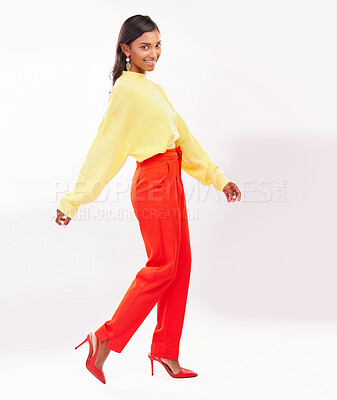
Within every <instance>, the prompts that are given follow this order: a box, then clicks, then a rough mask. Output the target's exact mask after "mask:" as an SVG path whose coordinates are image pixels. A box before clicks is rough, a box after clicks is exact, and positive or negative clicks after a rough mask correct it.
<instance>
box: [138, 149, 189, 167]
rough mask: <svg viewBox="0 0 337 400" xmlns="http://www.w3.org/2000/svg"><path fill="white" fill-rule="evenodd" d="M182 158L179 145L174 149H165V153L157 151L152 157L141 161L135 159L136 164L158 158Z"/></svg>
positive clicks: (146, 162)
mask: <svg viewBox="0 0 337 400" xmlns="http://www.w3.org/2000/svg"><path fill="white" fill-rule="evenodd" d="M181 158H182V150H181V148H180V146H178V147H175V148H174V149H167V150H166V151H165V153H157V154H155V155H154V156H152V157H149V158H146V159H145V160H143V161H137V166H141V165H145V164H149V163H152V162H156V161H159V160H175V159H179V161H181Z"/></svg>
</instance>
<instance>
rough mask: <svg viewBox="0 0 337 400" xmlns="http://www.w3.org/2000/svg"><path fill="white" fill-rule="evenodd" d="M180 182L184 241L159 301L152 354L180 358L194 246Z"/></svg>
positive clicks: (173, 358) (182, 237)
mask: <svg viewBox="0 0 337 400" xmlns="http://www.w3.org/2000/svg"><path fill="white" fill-rule="evenodd" d="M177 179H179V182H178V183H179V185H180V186H181V190H180V203H181V207H180V208H181V211H182V212H181V217H180V226H181V241H180V248H179V254H178V267H177V275H176V277H175V279H174V280H173V281H172V283H171V284H170V286H169V287H168V289H167V290H166V291H165V293H164V294H163V295H162V296H161V298H160V299H159V301H158V303H157V326H156V329H155V331H154V334H153V338H152V346H151V354H153V355H155V356H157V357H161V358H167V359H170V360H178V358H179V343H180V338H181V334H182V329H183V323H184V316H185V308H186V301H187V294H188V288H189V281H190V272H191V247H190V236H189V227H188V219H187V210H186V202H185V195H184V189H183V184H182V182H181V179H180V176H179V178H177Z"/></svg>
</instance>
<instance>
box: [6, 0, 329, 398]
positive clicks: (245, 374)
mask: <svg viewBox="0 0 337 400" xmlns="http://www.w3.org/2000/svg"><path fill="white" fill-rule="evenodd" d="M333 6H334V4H333V2H332V1H320V2H318V1H312V2H309V3H308V2H304V1H299V0H295V1H282V2H278V1H274V2H267V1H255V2H249V1H243V2H239V3H238V2H237V3H233V2H228V1H225V2H220V1H214V0H212V1H208V2H207V3H205V2H201V1H194V2H192V1H184V2H181V1H171V2H165V3H161V2H155V1H143V2H141V3H140V2H136V1H128V2H119V3H117V2H112V1H108V0H105V1H81V2H80V1H67V2H65V1H62V0H61V1H59V2H57V3H55V2H42V1H31V2H29V3H27V2H23V1H17V2H14V3H7V4H6V5H2V7H1V9H2V10H1V13H0V14H1V24H0V31H1V36H2V38H3V40H2V41H1V51H0V60H1V74H0V85H1V96H0V102H1V103H0V106H1V110H2V112H1V119H0V124H1V126H0V131H1V146H0V163H1V171H0V179H1V188H2V190H1V205H2V207H1V209H0V216H1V225H0V230H1V280H0V312H1V326H2V329H1V342H0V350H1V357H0V363H1V364H2V370H3V371H4V372H3V374H2V377H3V385H1V391H2V392H3V393H4V394H6V396H7V397H8V398H13V399H19V398H21V397H22V396H23V395H25V396H26V398H29V399H30V398H34V399H42V398H45V397H46V396H48V398H50V399H54V398H55V399H56V398H59V397H60V396H63V397H64V398H66V399H68V398H71V397H72V398H73V397H74V396H81V398H82V399H87V398H88V399H89V398H91V397H92V396H99V397H100V398H102V399H105V398H106V399H108V398H109V399H110V398H118V399H129V398H135V397H137V399H145V398H146V399H152V398H153V399H154V398H157V397H158V393H160V396H161V398H163V399H171V398H175V399H183V398H185V397H186V396H191V397H192V396H193V398H194V399H204V398H205V397H206V396H207V397H209V396H210V397H213V398H214V399H225V398H230V399H231V400H236V399H245V400H246V399H255V398H258V399H259V400H262V399H267V398H268V399H270V398H272V399H273V400H277V399H284V398H288V399H296V400H298V399H306V400H308V399H318V398H324V399H326V400H328V399H329V400H330V399H335V398H336V395H337V389H336V385H335V377H336V373H337V368H336V363H335V361H334V360H336V356H337V346H336V341H335V337H336V333H337V310H336V300H337V299H336V288H335V287H336V277H337V274H336V256H335V232H334V230H335V225H336V222H337V221H336V211H335V204H334V199H335V198H336V194H337V190H336V185H335V171H336V163H335V158H334V157H335V154H336V144H337V143H336V133H337V127H336V106H337V101H336V90H337V80H336V73H335V71H336V68H337V57H336V52H335V51H334V47H335V40H334V39H335V37H336V33H337V32H336V30H337V29H336V24H335V23H334V15H335V14H334V7H333ZM134 14H143V15H149V16H150V17H151V18H152V19H153V20H154V21H155V22H156V23H157V24H158V26H159V29H160V32H161V40H162V53H161V57H160V59H159V60H158V63H157V65H156V67H155V69H154V71H153V72H147V77H148V78H149V79H150V80H153V81H154V82H157V83H159V84H160V85H161V86H162V87H163V89H164V90H165V92H166V94H167V96H168V98H169V100H170V102H171V103H172V104H173V106H174V108H175V109H176V110H177V111H178V112H179V113H180V114H181V116H182V117H183V119H184V120H185V122H186V124H187V126H188V127H189V130H190V132H191V133H192V134H193V135H194V136H195V137H196V138H197V139H198V140H199V142H200V143H201V145H202V146H203V147H204V149H205V150H206V151H207V152H208V153H209V156H210V158H211V160H212V161H214V162H215V163H216V164H218V165H219V166H220V168H221V169H222V171H223V172H224V175H225V176H226V177H227V178H228V179H231V180H232V181H233V182H235V183H236V184H237V185H238V187H239V188H240V190H241V192H242V199H241V201H240V202H234V203H228V202H227V199H226V197H225V195H224V194H223V193H221V192H219V191H216V190H215V189H214V188H213V187H212V186H210V187H205V186H203V185H201V184H200V183H198V182H197V181H196V180H194V179H193V178H192V177H190V176H189V175H187V174H186V173H185V172H184V171H182V178H183V182H184V186H185V194H186V198H187V208H188V210H189V212H190V218H189V225H190V237H191V246H192V274H191V281H190V290H189V297H188V301H187V307H186V316H185V325H184V329H183V334H182V339H181V345H180V358H179V361H180V364H181V366H183V367H186V368H190V369H193V370H195V371H197V372H198V374H199V376H198V377H197V378H195V379H193V380H192V379H191V380H188V379H187V380H176V379H172V378H170V377H169V376H168V374H167V373H166V372H165V371H164V370H162V369H161V368H159V364H158V366H157V365H155V375H154V376H151V372H150V362H149V360H148V357H147V353H148V352H149V351H150V344H151V338H152V333H153V330H154V328H155V324H156V307H155V308H154V309H153V310H152V311H151V313H150V314H149V316H148V317H147V318H146V320H145V321H144V323H143V324H142V325H141V327H140V328H139V329H138V330H137V332H136V333H135V335H134V336H133V337H132V338H131V340H130V341H129V343H128V344H127V346H126V347H125V349H124V350H123V352H122V353H121V354H117V353H113V352H111V354H110V356H109V358H108V360H107V362H106V365H105V366H104V370H105V371H106V372H105V374H106V377H107V381H108V384H107V385H106V386H103V385H101V384H100V382H98V381H97V382H96V381H95V380H94V378H93V377H92V376H90V373H89V372H88V371H87V370H86V369H85V365H84V364H85V360H86V357H87V349H84V347H85V346H83V347H81V348H80V349H79V350H76V351H75V350H74V347H75V345H77V344H78V343H80V342H81V341H82V340H83V339H84V338H85V336H86V334H87V333H88V332H90V331H94V330H96V329H97V328H98V327H99V326H101V325H102V324H103V323H104V322H105V321H106V320H108V319H110V318H111V316H112V315H113V312H114V311H115V309H116V308H117V306H118V304H119V302H120V301H121V299H122V296H123V295H124V293H125V291H126V290H127V288H128V287H129V285H130V284H131V282H132V280H133V278H134V276H135V274H136V273H137V272H138V270H139V269H140V268H142V267H143V266H144V264H145V262H146V260H147V257H146V253H145V247H144V244H143V241H142V238H141V234H140V230H139V225H138V221H137V220H136V218H135V216H134V214H133V209H132V205H131V200H130V186H131V180H132V176H133V173H134V170H135V167H136V161H135V159H133V158H131V157H129V159H128V160H127V162H126V164H125V165H124V166H123V168H122V170H121V171H120V172H119V173H118V174H117V176H116V177H115V178H113V180H112V181H111V182H110V184H109V185H108V186H107V187H106V188H105V189H104V190H103V192H102V193H101V195H100V197H99V199H98V200H97V201H96V202H94V203H91V204H89V205H84V206H81V207H80V210H79V212H78V214H77V216H76V217H75V218H74V219H73V220H72V221H71V222H70V223H69V225H68V226H67V227H61V226H59V225H57V224H56V223H55V217H56V208H57V205H58V201H59V199H60V197H61V196H62V194H63V193H64V192H66V191H68V190H71V189H72V187H73V185H74V184H75V182H76V179H77V176H78V173H79V171H80V168H81V166H82V164H83V162H84V159H85V156H86V154H87V152H88V150H89V147H90V145H91V143H92V142H93V140H94V138H95V135H96V133H97V129H98V126H99V124H100V122H101V119H102V118H103V115H104V112H105V110H106V107H107V102H108V95H109V91H110V90H111V81H110V79H109V77H108V75H109V71H110V69H111V68H112V67H113V64H114V57H115V48H116V42H117V37H118V33H119V30H120V27H121V25H122V23H123V22H124V21H125V19H127V18H128V17H130V16H132V15H134Z"/></svg>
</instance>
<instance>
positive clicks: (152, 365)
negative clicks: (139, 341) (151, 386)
mask: <svg viewBox="0 0 337 400" xmlns="http://www.w3.org/2000/svg"><path fill="white" fill-rule="evenodd" d="M149 357H150V356H149ZM150 360H151V373H152V375H153V359H152V358H151V357H150Z"/></svg>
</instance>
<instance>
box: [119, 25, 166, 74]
mask: <svg viewBox="0 0 337 400" xmlns="http://www.w3.org/2000/svg"><path fill="white" fill-rule="evenodd" d="M121 49H122V51H123V52H124V53H125V55H126V57H130V64H131V68H130V71H133V72H139V73H141V74H145V73H146V71H153V70H154V67H155V65H156V63H157V61H158V59H159V57H160V54H161V40H160V33H159V32H158V30H157V29H154V30H153V31H151V32H145V33H143V34H142V36H139V37H138V38H137V39H135V40H134V41H133V42H132V43H131V46H128V45H127V44H126V43H123V44H122V45H121Z"/></svg>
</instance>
